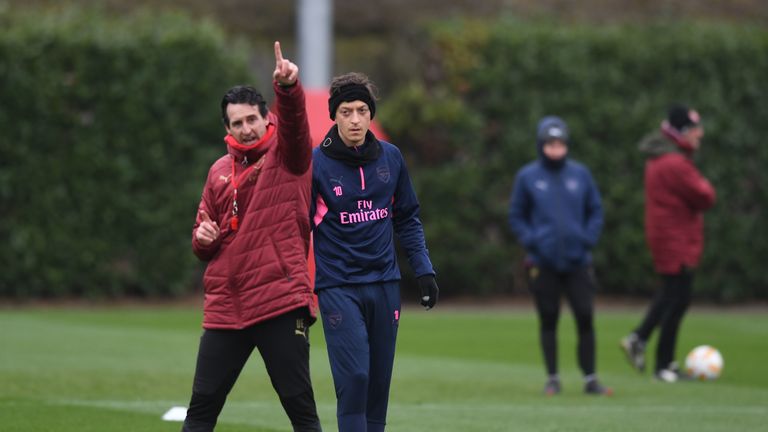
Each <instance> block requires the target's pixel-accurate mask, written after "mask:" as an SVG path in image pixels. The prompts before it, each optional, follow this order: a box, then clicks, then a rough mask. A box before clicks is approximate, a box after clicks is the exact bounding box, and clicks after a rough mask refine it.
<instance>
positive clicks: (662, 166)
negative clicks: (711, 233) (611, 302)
mask: <svg viewBox="0 0 768 432" xmlns="http://www.w3.org/2000/svg"><path fill="white" fill-rule="evenodd" d="M640 150H641V151H643V152H645V153H646V154H647V155H648V156H649V159H648V160H647V162H646V164H645V237H646V241H647V242H648V246H649V247H650V250H651V255H652V256H653V265H654V268H655V270H656V272H657V273H660V274H677V273H679V272H680V269H681V267H682V266H686V267H689V268H694V267H696V266H697V265H698V264H699V259H700V258H701V253H702V250H703V248H704V215H703V213H704V211H705V210H707V209H709V208H710V207H712V206H713V205H714V203H715V190H714V188H713V187H712V185H711V184H710V183H709V181H707V179H706V178H704V177H703V176H702V175H701V174H700V173H699V171H698V169H696V166H695V165H694V164H693V161H692V160H691V159H690V156H689V155H690V154H691V153H692V152H693V149H692V148H690V146H689V145H687V143H685V142H684V141H682V140H681V137H680V136H678V135H674V133H673V132H670V131H669V130H668V129H663V131H662V132H661V133H656V134H653V135H651V136H650V137H648V138H646V139H645V140H644V141H643V142H642V143H641V144H640Z"/></svg>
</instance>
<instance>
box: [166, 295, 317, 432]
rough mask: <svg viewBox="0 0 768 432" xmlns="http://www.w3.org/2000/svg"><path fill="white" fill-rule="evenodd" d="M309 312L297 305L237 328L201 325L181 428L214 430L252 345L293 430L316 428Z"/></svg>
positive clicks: (184, 430)
mask: <svg viewBox="0 0 768 432" xmlns="http://www.w3.org/2000/svg"><path fill="white" fill-rule="evenodd" d="M308 313H309V312H308V310H307V309H306V308H301V309H296V310H294V311H291V312H288V313H286V314H283V315H281V316H279V317H276V318H273V319H271V320H269V321H265V322H262V323H258V324H255V325H253V326H251V327H248V328H245V329H242V330H204V332H203V335H202V337H201V338H200V349H199V351H198V354H197V368H196V370H195V379H194V383H193V386H192V399H191V401H190V403H189V409H188V410H187V418H186V420H185V421H184V426H183V427H182V429H181V430H182V432H208V431H212V430H213V428H214V427H215V426H216V421H217V419H218V417H219V414H220V413H221V410H222V408H223V407H224V401H225V400H226V398H227V395H228V394H229V392H230V390H232V387H233V386H234V384H235V381H237V377H238V376H239V375H240V371H242V369H243V366H245V362H246V361H247V360H248V357H249V356H250V355H251V352H252V351H253V349H254V348H258V350H259V352H260V353H261V357H262V359H263V360H264V366H265V367H266V369H267V373H268V374H269V378H270V380H271V381H272V387H273V388H274V389H275V391H276V392H277V395H278V397H279V398H280V402H281V404H282V405H283V409H284V410H285V412H286V414H287V415H288V418H289V419H290V420H291V424H292V425H293V430H294V431H308V432H309V431H312V432H316V431H320V430H321V429H320V421H319V419H318V417H317V410H316V408H315V397H314V393H313V391H312V383H311V380H310V376H309V326H308V320H309V315H308Z"/></svg>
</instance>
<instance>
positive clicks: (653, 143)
mask: <svg viewBox="0 0 768 432" xmlns="http://www.w3.org/2000/svg"><path fill="white" fill-rule="evenodd" d="M637 148H638V149H639V150H640V152H642V153H644V154H645V155H647V156H648V157H657V156H661V155H663V154H667V153H683V154H688V155H690V153H692V152H693V148H692V147H691V145H690V144H688V142H686V141H685V138H683V137H682V136H681V135H680V134H679V133H677V132H676V131H675V130H674V129H672V128H671V127H670V126H669V124H668V123H667V122H666V121H665V122H663V123H662V125H661V128H659V129H658V130H656V131H654V132H651V133H650V134H648V135H646V136H645V138H643V139H642V140H641V141H640V144H638V146H637Z"/></svg>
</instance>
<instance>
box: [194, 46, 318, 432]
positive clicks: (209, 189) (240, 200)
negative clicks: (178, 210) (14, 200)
mask: <svg viewBox="0 0 768 432" xmlns="http://www.w3.org/2000/svg"><path fill="white" fill-rule="evenodd" d="M275 60H276V67H275V71H274V74H273V78H274V85H273V87H274V91H275V96H276V106H277V115H275V114H273V113H270V112H269V111H268V110H267V106H266V102H265V101H264V98H263V97H262V95H261V94H260V93H259V92H257V91H256V90H255V89H253V88H252V87H247V86H237V87H233V88H232V89H230V90H229V91H228V92H227V93H226V94H225V95H224V97H223V99H222V102H221V113H222V119H223V121H224V127H225V129H226V131H227V136H226V137H225V142H226V144H227V151H228V154H227V155H225V156H223V157H221V158H220V159H219V160H217V161H216V162H215V163H214V164H213V166H212V167H211V169H210V171H209V172H208V179H207V180H206V184H205V188H204V190H203V194H202V199H201V201H200V205H199V210H198V217H197V221H196V223H195V226H194V228H193V230H192V249H193V251H194V253H195V255H197V257H198V258H200V259H201V260H203V261H207V262H208V266H207V268H206V271H205V275H204V277H203V284H204V286H205V305H204V317H203V328H204V331H203V335H202V337H201V339H200V348H199V351H198V357H197V368H196V370H195V378H194V383H193V387H192V398H191V401H190V404H189V410H188V411H187V417H186V419H185V421H184V426H183V428H182V431H183V432H198V431H212V430H213V428H214V427H215V425H216V421H217V418H218V416H219V413H220V412H221V409H222V408H223V406H224V402H225V400H226V397H227V395H228V394H229V391H230V390H231V389H232V386H233V385H234V384H235V381H236V380H237V377H238V375H239V374H240V371H241V370H242V368H243V366H244V365H245V362H246V361H247V360H248V357H249V356H250V354H251V352H252V351H253V349H254V348H258V350H259V352H260V353H261V356H262V359H263V360H264V365H265V367H266V369H267V372H268V374H269V377H270V380H271V382H272V385H273V387H274V389H275V391H276V392H277V394H278V396H279V398H280V402H281V403H282V405H283V408H284V409H285V412H286V414H287V415H288V417H289V419H290V421H291V424H292V425H293V429H294V431H320V430H321V429H320V422H319V420H318V417H317V410H316V407H315V399H314V394H313V391H312V383H311V380H310V375H309V326H310V325H311V324H312V323H313V322H314V321H315V315H316V306H315V305H316V300H315V297H314V294H313V293H312V289H311V287H310V283H309V273H308V270H307V254H308V251H309V200H310V187H311V175H312V171H311V170H310V169H309V168H310V163H311V160H312V144H311V140H310V135H309V123H308V120H307V113H306V110H305V106H304V91H303V89H302V87H301V84H300V83H299V82H298V72H299V70H298V67H297V66H296V65H295V64H294V63H292V62H290V61H288V60H286V59H283V57H282V52H281V50H280V44H279V42H275ZM278 119H279V124H278Z"/></svg>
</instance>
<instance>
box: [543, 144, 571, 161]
mask: <svg viewBox="0 0 768 432" xmlns="http://www.w3.org/2000/svg"><path fill="white" fill-rule="evenodd" d="M542 151H543V152H544V155H545V156H547V157H548V158H549V159H551V160H560V159H562V158H564V157H565V155H567V154H568V146H567V145H566V144H565V143H564V142H563V140H559V139H551V140H549V141H547V142H545V143H544V146H543V147H542Z"/></svg>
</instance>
